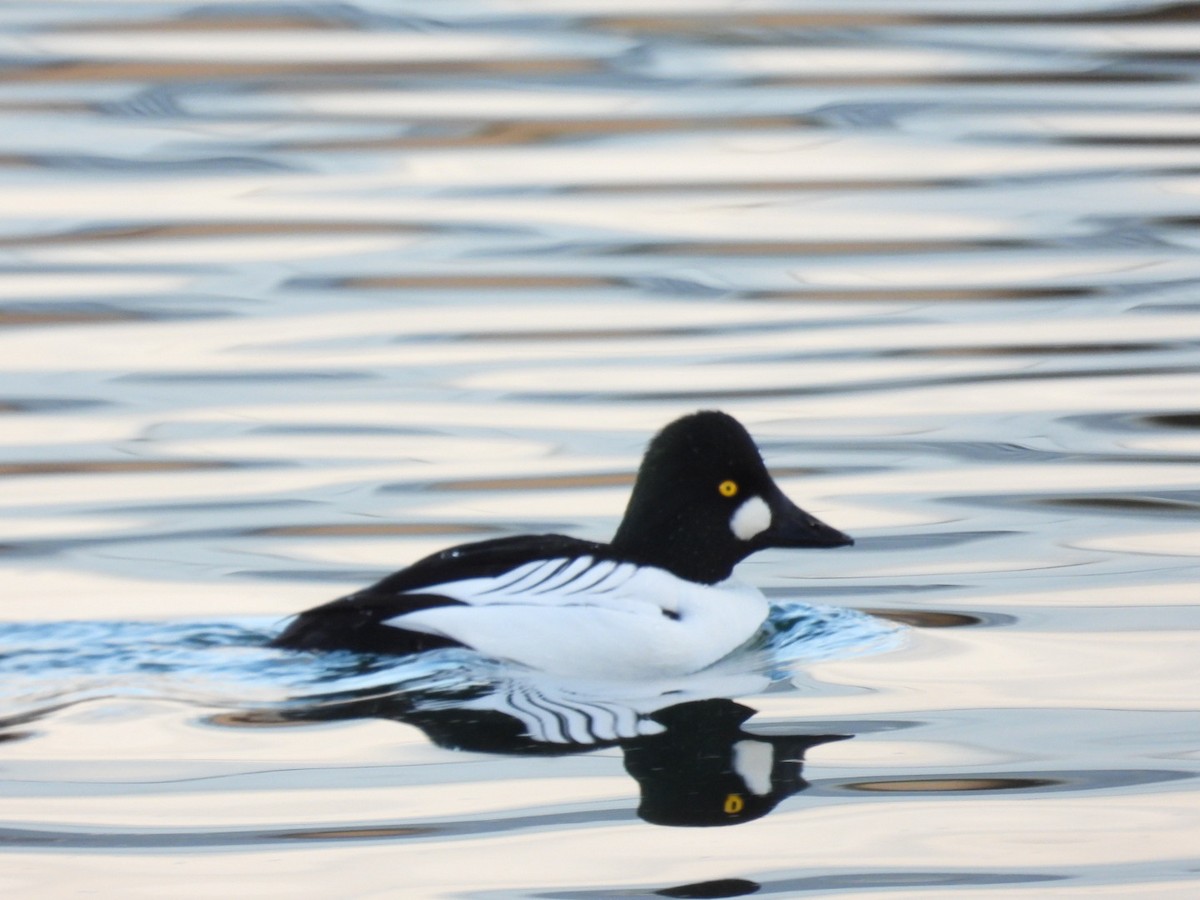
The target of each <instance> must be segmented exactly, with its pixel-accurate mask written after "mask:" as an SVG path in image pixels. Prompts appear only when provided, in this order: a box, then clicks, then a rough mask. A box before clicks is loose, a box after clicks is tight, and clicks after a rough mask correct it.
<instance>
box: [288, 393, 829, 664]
mask: <svg viewBox="0 0 1200 900" xmlns="http://www.w3.org/2000/svg"><path fill="white" fill-rule="evenodd" d="M847 543H850V539H849V538H847V537H846V536H845V535H843V534H842V533H841V532H839V531H836V530H835V529H832V528H830V527H829V526H827V525H825V524H823V523H821V522H819V521H818V520H816V519H815V518H813V517H812V516H810V515H808V514H807V513H805V512H803V511H802V510H800V509H799V508H798V507H796V506H795V505H794V504H792V503H791V501H789V500H788V499H787V498H786V497H785V496H784V495H783V493H782V492H781V491H780V490H779V488H778V487H777V486H776V485H775V483H774V482H773V481H772V480H771V477H770V475H769V474H768V473H767V470H766V467H765V466H764V465H763V463H762V459H761V457H760V456H759V453H758V449H757V448H756V447H755V445H754V443H753V441H752V440H751V439H750V436H749V435H748V434H747V433H746V431H745V429H744V428H742V426H741V425H740V424H738V422H737V421H736V420H734V419H733V418H732V417H730V416H727V415H725V414H723V413H715V412H702V413H695V414H693V415H691V416H686V417H684V418H682V419H679V420H677V421H676V422H674V423H672V424H671V425H668V426H667V427H666V428H665V429H663V431H662V432H660V433H659V435H658V436H657V437H656V438H655V439H654V441H652V442H651V445H650V448H649V449H648V450H647V453H646V457H645V459H644V460H643V463H642V466H641V469H640V470H639V473H638V478H637V483H636V484H635V486H634V491H633V495H632V497H631V499H630V503H629V507H628V509H627V511H626V514H625V518H624V519H623V521H622V523H621V526H620V528H618V530H617V533H616V535H615V537H614V538H613V541H612V542H611V543H609V544H601V543H596V542H592V541H582V540H579V539H576V538H571V537H565V536H563V535H555V534H545V535H523V536H518V537H510V538H500V539H497V540H490V541H481V542H478V543H473V544H463V545H461V546H458V547H451V548H449V549H447V550H443V551H441V552H440V553H435V554H433V555H432V556H428V557H426V558H424V559H422V560H420V561H418V562H416V563H414V564H413V565H411V566H409V567H408V568H406V569H401V570H400V571H398V572H395V573H393V574H392V575H389V576H387V577H386V578H384V579H383V580H381V581H379V582H378V583H376V584H375V585H373V586H371V587H368V588H366V589H364V590H362V591H358V592H357V593H354V594H351V595H349V596H347V597H343V598H341V599H340V600H335V601H333V602H332V603H327V604H325V605H323V606H319V607H316V608H314V609H311V610H308V611H307V612H305V613H302V614H301V615H299V616H298V617H297V618H296V619H294V620H293V621H292V622H291V623H290V624H289V626H288V627H287V628H286V629H285V630H284V631H283V633H282V634H280V636H279V637H278V638H276V640H275V645H276V646H280V647H287V648H293V649H307V650H335V649H345V650H359V651H363V652H371V653H392V654H410V653H418V652H422V651H425V650H431V649H437V648H441V647H449V646H465V647H470V648H472V649H474V650H477V651H479V652H480V653H483V654H485V655H487V656H490V657H495V658H498V659H504V660H510V661H514V662H518V663H521V664H523V665H526V666H530V667H533V668H536V669H541V670H544V671H548V672H557V673H560V674H566V675H575V676H579V677H585V678H591V677H600V678H605V677H608V678H623V679H628V678H653V677H662V676H669V675H677V674H684V673H688V672H694V671H698V670H699V669H702V668H705V667H706V666H709V665H711V664H712V663H714V662H716V661H717V660H719V659H721V658H723V657H724V656H726V655H728V654H729V653H731V652H732V651H734V650H736V649H737V648H738V647H740V646H741V645H743V644H744V643H746V642H747V641H748V640H750V639H751V638H752V637H753V636H754V634H755V633H756V632H757V630H758V629H759V627H760V626H761V625H762V624H763V622H764V621H765V619H766V617H767V612H768V605H767V601H766V599H765V598H764V597H763V595H762V593H761V592H759V591H758V590H757V589H755V588H753V587H750V586H748V585H745V584H741V583H739V582H737V581H735V580H733V579H732V578H731V574H732V570H733V566H734V565H735V564H736V563H737V562H739V561H740V560H741V559H743V558H745V557H746V556H748V555H749V554H750V553H753V552H755V551H756V550H759V549H763V548H765V547H770V546H785V547H786V546H818V547H820V546H825V547H833V546H839V545H842V544H847Z"/></svg>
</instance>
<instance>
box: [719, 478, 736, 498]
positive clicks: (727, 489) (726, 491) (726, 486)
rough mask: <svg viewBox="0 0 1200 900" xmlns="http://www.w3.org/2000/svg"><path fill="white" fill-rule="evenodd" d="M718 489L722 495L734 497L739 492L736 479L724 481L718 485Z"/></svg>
mask: <svg viewBox="0 0 1200 900" xmlns="http://www.w3.org/2000/svg"><path fill="white" fill-rule="evenodd" d="M717 490H718V491H720V492H721V496H722V497H732V496H733V495H734V494H736V493H737V492H738V486H737V482H736V481H728V480H727V481H722V482H721V483H720V484H719V485H717Z"/></svg>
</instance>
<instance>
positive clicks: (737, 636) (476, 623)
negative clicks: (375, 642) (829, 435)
mask: <svg viewBox="0 0 1200 900" xmlns="http://www.w3.org/2000/svg"><path fill="white" fill-rule="evenodd" d="M764 505H765V504H764ZM418 593H429V594H440V595H442V596H444V597H449V598H451V599H452V600H458V601H460V602H461V603H463V604H466V605H465V606H459V605H451V606H439V607H432V608H429V609H421V610H417V611H415V612H410V613H401V614H400V615H397V616H394V617H393V618H391V619H388V620H386V622H385V623H384V624H386V625H393V626H395V627H397V628H407V629H411V630H413V631H424V632H428V633H431V634H440V635H445V636H446V637H449V638H453V639H454V640H456V641H459V642H460V643H463V644H466V645H467V646H468V647H474V648H475V649H476V650H478V651H480V652H481V653H483V654H485V655H487V656H493V657H496V658H499V659H508V660H513V661H516V662H520V663H524V664H525V665H527V666H530V667H532V668H534V669H540V670H542V671H544V672H556V673H560V674H567V675H572V676H575V677H583V678H617V679H622V680H624V679H645V678H656V677H668V676H676V675H683V674H687V673H690V672H695V671H698V670H700V669H702V668H704V667H706V666H709V665H711V664H713V663H714V662H716V661H717V660H719V659H721V658H722V657H723V656H725V655H727V654H728V653H729V652H730V651H732V650H735V649H736V648H737V647H738V646H739V645H741V644H743V643H745V642H746V641H747V640H748V639H749V638H750V637H751V636H753V634H754V633H755V631H757V630H758V627H759V626H760V625H761V624H762V623H763V620H764V619H766V617H767V601H766V598H765V597H763V595H762V594H761V593H760V592H759V591H757V590H755V589H754V588H752V587H749V586H748V585H742V584H739V583H737V582H734V581H732V580H730V581H726V582H722V583H721V584H716V585H707V584H696V583H694V582H690V581H685V580H684V579H682V578H676V577H675V576H674V575H672V574H671V573H670V572H667V571H665V570H663V569H656V568H653V567H651V566H636V565H633V564H632V563H618V562H615V561H611V560H596V559H594V558H592V557H588V556H583V557H577V558H574V559H565V558H558V559H548V560H535V561H533V562H530V563H526V564H525V565H523V566H518V567H517V568H515V569H512V570H510V571H508V572H505V573H503V574H501V575H496V576H492V577H484V578H468V579H464V580H463V581H451V582H447V583H444V584H436V585H429V586H428V587H422V588H421V589H420V591H419V592H418Z"/></svg>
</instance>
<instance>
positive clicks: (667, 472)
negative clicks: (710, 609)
mask: <svg viewBox="0 0 1200 900" xmlns="http://www.w3.org/2000/svg"><path fill="white" fill-rule="evenodd" d="M852 543H854V541H853V540H852V539H851V538H850V537H848V536H847V535H845V534H842V532H840V531H838V530H837V529H836V528H831V527H830V526H828V525H826V524H825V523H824V522H822V521H820V520H819V519H817V518H816V517H815V516H812V515H810V514H809V513H806V512H805V511H804V510H802V509H801V508H800V507H798V506H797V505H796V504H795V503H793V502H792V501H791V500H789V499H788V498H787V497H786V496H785V495H784V493H783V491H781V490H780V489H779V486H778V485H777V484H775V481H774V480H773V479H772V478H771V475H770V473H769V472H768V471H767V467H766V466H765V465H764V464H763V461H762V456H761V455H760V454H759V452H758V447H756V446H755V444H754V441H753V439H752V438H751V437H750V435H749V434H748V433H747V432H746V429H745V428H743V427H742V425H741V423H739V422H738V421H737V419H735V418H733V417H732V416H730V415H727V414H725V413H722V412H698V413H693V414H692V415H689V416H684V417H683V418H681V419H677V420H675V421H674V422H672V423H671V424H670V425H668V426H667V427H666V428H664V429H663V430H662V431H660V432H659V433H658V434H657V435H656V436H655V438H654V439H653V440H652V441H651V442H650V446H649V447H648V448H647V450H646V456H645V458H644V459H643V460H642V465H641V468H640V469H639V470H638V475H637V481H636V483H635V484H634V486H633V495H632V496H631V497H630V498H629V506H628V507H627V508H626V510H625V518H624V519H623V520H622V521H621V525H620V527H619V528H618V529H617V533H616V535H615V536H614V537H613V541H612V545H613V548H614V549H615V550H617V552H618V553H620V554H621V555H622V556H626V557H628V558H631V559H635V560H637V561H638V562H641V563H643V564H648V565H654V566H658V567H660V568H663V569H667V570H668V571H670V572H673V573H674V574H676V575H678V576H680V577H681V578H687V579H688V580H690V581H698V582H703V583H705V584H714V583H716V582H718V581H723V580H725V579H726V578H728V577H729V576H730V574H731V573H732V572H733V567H734V566H735V565H737V564H738V563H739V562H741V561H742V560H743V559H745V558H746V557H747V556H749V555H750V554H751V553H755V552H757V551H759V550H765V549H766V548H768V547H842V546H845V545H846V544H852Z"/></svg>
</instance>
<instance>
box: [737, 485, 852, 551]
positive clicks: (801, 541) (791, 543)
mask: <svg viewBox="0 0 1200 900" xmlns="http://www.w3.org/2000/svg"><path fill="white" fill-rule="evenodd" d="M760 538H761V540H762V542H763V546H764V547H846V546H849V545H850V544H853V543H854V538H852V537H850V535H848V534H845V533H843V532H841V531H838V530H837V529H836V528H834V527H832V526H831V525H826V524H825V523H824V522H822V521H821V520H820V519H818V518H817V517H816V516H814V515H811V514H810V513H806V512H805V511H804V510H802V509H801V508H800V507H798V506H797V505H796V504H795V503H793V502H792V501H791V500H789V499H787V497H784V496H783V495H782V494H780V495H779V497H777V498H776V499H775V502H774V503H772V504H771V526H770V527H769V528H768V529H767V530H766V531H764V532H763V533H762V534H761V535H760Z"/></svg>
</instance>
